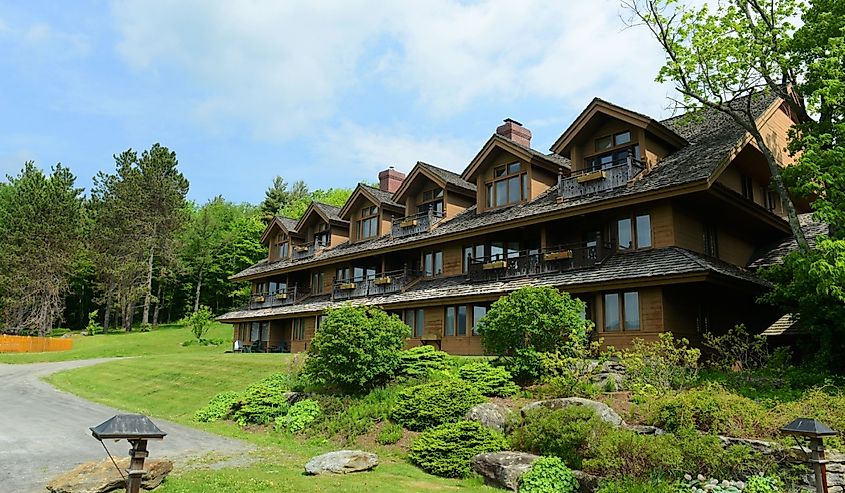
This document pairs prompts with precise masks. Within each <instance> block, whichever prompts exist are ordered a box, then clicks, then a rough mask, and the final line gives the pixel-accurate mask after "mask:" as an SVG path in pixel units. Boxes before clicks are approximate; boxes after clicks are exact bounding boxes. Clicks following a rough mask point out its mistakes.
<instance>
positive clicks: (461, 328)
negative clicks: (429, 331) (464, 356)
mask: <svg viewBox="0 0 845 493" xmlns="http://www.w3.org/2000/svg"><path fill="white" fill-rule="evenodd" d="M445 315H446V316H445V317H444V323H443V334H444V335H446V336H455V335H457V336H465V335H467V307H466V305H458V306H447V307H446V314H445Z"/></svg>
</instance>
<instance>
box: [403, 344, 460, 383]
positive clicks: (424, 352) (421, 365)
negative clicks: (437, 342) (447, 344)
mask: <svg viewBox="0 0 845 493" xmlns="http://www.w3.org/2000/svg"><path fill="white" fill-rule="evenodd" d="M448 359H449V355H448V354H447V353H445V352H443V351H438V350H437V349H434V347H432V346H428V345H425V346H417V347H413V348H411V349H408V350H405V351H402V352H401V353H400V354H399V370H398V371H397V375H398V376H402V377H408V378H425V377H427V376H428V374H429V373H430V372H432V371H435V370H445V369H446V368H448V367H449V363H448Z"/></svg>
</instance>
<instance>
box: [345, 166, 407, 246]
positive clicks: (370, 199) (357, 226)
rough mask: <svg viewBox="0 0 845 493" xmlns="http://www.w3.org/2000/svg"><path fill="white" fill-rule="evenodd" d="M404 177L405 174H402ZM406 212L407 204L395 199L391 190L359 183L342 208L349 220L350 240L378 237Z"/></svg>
mask: <svg viewBox="0 0 845 493" xmlns="http://www.w3.org/2000/svg"><path fill="white" fill-rule="evenodd" d="M402 178H404V175H402ZM404 214H405V206H404V205H402V204H400V203H398V202H395V201H394V200H393V194H392V193H391V192H388V191H385V190H381V189H380V188H375V187H371V186H369V185H364V184H363V183H359V184H358V186H357V187H356V188H355V190H354V191H353V192H352V195H351V196H350V197H349V200H347V201H346V204H345V205H344V206H343V209H341V210H340V217H341V219H344V220H346V221H349V241H351V242H352V243H357V242H360V241H366V240H371V239H374V238H378V237H379V236H381V235H384V234H387V233H389V232H390V226H391V224H392V222H393V219H394V218H396V217H402V216H403V215H404Z"/></svg>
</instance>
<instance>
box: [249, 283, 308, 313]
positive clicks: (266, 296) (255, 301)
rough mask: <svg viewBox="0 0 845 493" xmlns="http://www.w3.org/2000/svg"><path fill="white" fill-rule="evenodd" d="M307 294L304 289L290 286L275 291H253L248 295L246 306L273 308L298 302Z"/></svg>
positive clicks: (252, 308) (256, 308) (253, 308)
mask: <svg viewBox="0 0 845 493" xmlns="http://www.w3.org/2000/svg"><path fill="white" fill-rule="evenodd" d="M307 294H308V291H307V290H305V289H300V288H299V287H297V286H291V287H289V288H287V289H279V290H278V291H276V292H275V293H254V294H252V295H251V296H250V297H249V304H248V305H247V308H248V309H250V310H258V309H261V308H273V307H276V306H287V305H293V304H296V303H297V302H299V301H300V300H301V299H302V298H303V297H305V296H306V295H307Z"/></svg>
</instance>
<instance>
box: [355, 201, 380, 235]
mask: <svg viewBox="0 0 845 493" xmlns="http://www.w3.org/2000/svg"><path fill="white" fill-rule="evenodd" d="M374 236H378V207H376V206H372V207H365V208H363V209H361V218H360V220H359V221H358V239H359V240H364V239H366V238H372V237H374Z"/></svg>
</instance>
